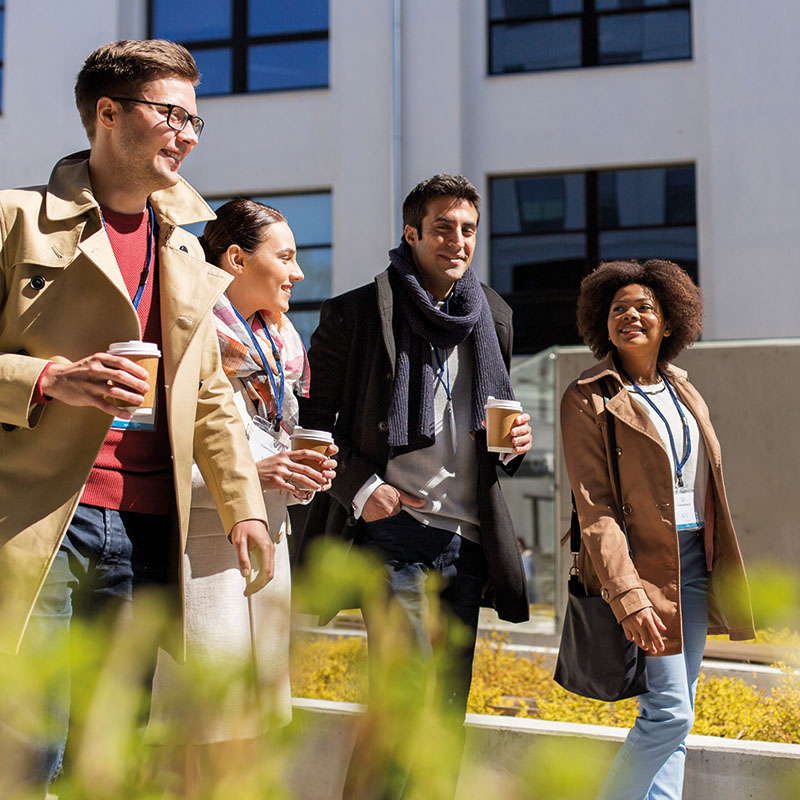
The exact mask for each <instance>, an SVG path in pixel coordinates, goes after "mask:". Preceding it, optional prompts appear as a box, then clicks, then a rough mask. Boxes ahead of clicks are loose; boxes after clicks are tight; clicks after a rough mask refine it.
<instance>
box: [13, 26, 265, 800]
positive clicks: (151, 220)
mask: <svg viewBox="0 0 800 800" xmlns="http://www.w3.org/2000/svg"><path fill="white" fill-rule="evenodd" d="M198 80H199V75H198V72H197V67H196V65H195V62H194V60H193V59H192V56H191V55H190V54H189V53H188V51H186V50H185V49H184V48H183V47H180V46H179V45H176V44H173V43H171V42H165V41H143V42H138V41H123V42H115V43H112V44H109V45H106V46H104V47H101V48H99V49H98V50H96V51H95V52H94V53H92V54H91V55H90V56H89V57H88V58H87V60H86V62H85V63H84V65H83V68H82V70H81V72H80V73H79V75H78V79H77V82H76V86H75V96H76V101H77V105H78V110H79V112H80V115H81V120H82V122H83V125H84V127H85V129H86V132H87V134H88V137H89V141H90V143H91V150H89V151H87V152H82V153H76V154H74V155H71V156H67V157H66V158H64V159H62V160H61V161H59V162H58V163H57V164H56V166H55V168H54V170H53V173H52V175H51V177H50V180H49V183H48V184H47V185H46V186H42V187H36V188H32V189H20V190H9V191H4V192H0V271H1V272H0V423H1V424H2V427H1V429H0V650H1V651H2V652H4V653H6V655H4V656H2V657H0V659H2V660H0V680H3V681H4V685H3V695H2V697H0V754H2V758H3V763H2V764H0V787H2V788H3V789H5V791H0V796H2V797H9V796H14V794H15V791H16V790H17V789H16V788H14V787H17V788H18V787H19V786H20V785H24V786H26V787H27V788H28V790H29V791H30V788H32V787H33V788H35V790H36V791H37V792H38V791H41V795H42V796H44V794H45V791H46V787H47V785H48V784H49V782H50V781H51V780H52V779H53V777H54V776H55V775H56V773H57V772H58V770H59V766H60V764H61V760H62V757H63V754H64V749H65V743H66V736H67V726H68V720H69V709H70V666H69V658H68V655H67V653H68V644H69V631H70V627H71V625H72V624H74V622H75V620H76V619H84V620H85V619H97V618H102V619H104V620H109V621H110V628H111V629H114V630H118V629H119V628H118V626H119V625H120V624H121V621H122V620H128V619H130V618H131V617H132V616H134V617H135V613H136V609H137V608H138V605H137V603H136V602H134V600H135V597H136V596H138V593H136V592H134V590H135V589H139V588H142V587H147V586H153V585H156V586H159V587H161V588H162V589H164V590H165V594H167V595H174V603H173V604H172V605H174V607H175V608H178V609H180V608H181V586H180V574H179V564H180V551H181V549H182V547H183V544H184V542H185V537H186V529H187V523H188V514H189V507H190V494H191V467H192V457H194V459H195V461H196V463H197V465H198V466H199V468H200V470H201V472H202V473H203V475H204V477H205V481H206V485H207V486H208V487H209V489H210V490H211V492H212V495H213V496H214V500H215V502H216V504H217V507H218V509H219V513H220V516H221V518H222V521H223V524H224V525H225V527H226V529H227V530H228V531H229V537H230V540H231V543H232V545H233V546H234V547H235V548H236V550H237V554H238V558H239V566H240V569H241V572H242V574H243V575H245V576H246V577H249V576H250V574H251V562H250V558H249V551H251V550H252V551H254V554H255V555H256V556H257V557H258V561H259V565H260V569H259V571H258V574H257V576H256V577H255V579H254V580H253V581H252V583H250V584H249V587H248V593H250V592H252V591H257V590H258V589H259V588H261V587H262V586H264V585H265V584H266V583H267V581H268V580H269V579H270V577H271V575H272V558H273V545H272V542H271V540H270V538H269V534H268V532H267V528H266V522H265V520H266V513H265V510H264V505H263V499H262V494H261V490H260V487H259V481H258V476H257V473H256V470H255V467H254V465H253V461H252V458H251V456H250V453H249V449H248V446H247V442H246V438H245V432H244V429H243V427H242V423H241V419H240V416H239V414H238V413H237V411H236V409H235V407H234V405H233V401H232V397H231V394H230V384H229V382H228V380H227V378H226V377H225V375H224V374H223V372H222V369H221V365H220V356H219V350H218V347H217V343H216V333H215V328H214V323H213V320H212V318H211V316H210V313H209V312H210V311H211V309H212V307H213V305H214V303H215V301H216V300H217V298H218V297H219V296H220V295H221V294H222V292H223V290H224V289H225V286H226V285H227V279H226V277H225V275H224V273H223V272H221V271H220V270H217V269H216V268H214V267H212V266H210V265H208V264H206V263H205V261H204V258H203V252H202V249H201V248H200V246H199V243H198V242H197V240H196V239H195V238H194V237H193V236H191V235H190V234H188V233H186V232H185V231H183V230H182V229H181V228H180V227H178V226H179V225H182V224H189V223H194V222H198V221H201V220H205V219H210V218H212V217H213V212H211V210H210V209H209V207H208V206H207V205H206V204H205V203H204V202H203V200H202V199H201V198H200V197H199V195H198V194H197V193H196V192H195V191H194V190H193V189H192V188H191V187H190V186H189V185H188V184H187V183H186V182H185V181H183V179H181V178H180V177H179V176H178V170H179V168H180V165H181V162H182V161H183V159H184V158H186V156H187V155H188V154H189V153H190V152H191V151H192V149H193V148H194V146H195V145H196V144H197V143H198V137H199V136H200V133H201V132H202V130H203V121H202V119H201V118H200V117H198V116H197V114H196V104H195V91H194V87H195V85H196V84H197V82H198ZM130 340H143V341H144V342H147V343H150V344H153V345H156V346H157V347H158V350H159V351H160V353H161V358H160V359H159V367H158V372H157V377H156V380H155V381H154V382H155V420H154V421H151V422H149V423H147V424H145V425H144V426H142V425H140V424H139V423H137V422H136V417H134V415H133V414H132V412H133V411H134V410H135V409H136V408H137V407H139V406H141V405H142V403H143V400H144V397H145V395H146V393H147V392H148V388H149V386H150V384H151V383H153V379H152V377H149V375H148V372H147V371H146V370H145V369H143V367H142V366H141V365H140V364H137V363H136V362H135V361H133V360H130V359H128V358H126V357H125V356H123V355H114V354H112V353H109V345H111V344H112V343H114V342H128V341H130ZM154 655H155V654H154V653H153V656H154ZM177 655H178V657H180V656H181V652H180V644H178V652H177ZM54 658H55V659H61V660H63V677H62V675H61V673H60V672H59V678H58V681H57V682H56V684H55V685H54V686H50V687H49V689H48V693H49V694H48V696H47V697H44V698H42V703H43V705H45V704H46V705H45V708H42V709H37V708H32V707H31V705H32V703H31V700H30V698H29V697H28V698H26V699H25V700H24V701H22V700H21V698H20V696H19V694H18V693H15V690H14V689H15V687H14V684H13V680H14V675H15V674H16V675H19V674H20V673H25V672H26V671H27V670H28V669H29V668H28V667H27V666H26V665H30V669H36V667H37V665H41V664H43V663H53V659H54ZM57 663H59V665H60V664H61V663H62V661H58V662H57ZM59 669H60V668H59ZM15 703H17V705H18V706H19V707H15ZM45 709H46V710H45ZM37 712H38V713H37ZM43 718H46V723H47V725H46V729H47V731H48V733H47V734H46V735H45V734H43V732H42V729H41V728H40V727H39V728H37V724H40V723H41V721H42V719H43ZM25 796H26V797H28V796H31V795H28V794H26V795H25Z"/></svg>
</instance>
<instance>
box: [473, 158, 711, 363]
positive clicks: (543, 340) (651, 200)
mask: <svg viewBox="0 0 800 800" xmlns="http://www.w3.org/2000/svg"><path fill="white" fill-rule="evenodd" d="M489 190H490V197H489V199H490V203H489V207H490V211H491V219H490V226H491V233H490V236H491V243H490V278H491V284H492V286H493V287H494V288H495V289H496V290H497V291H499V292H500V293H501V294H502V295H503V297H504V298H505V299H506V301H507V302H508V303H509V304H510V305H511V307H512V309H513V310H514V345H515V351H516V352H518V353H532V352H536V351H537V350H541V349H542V348H545V347H549V346H551V345H554V344H575V343H578V342H579V337H578V332H577V329H576V326H575V301H576V300H577V297H578V289H579V286H580V282H581V279H582V278H583V276H584V275H586V274H587V272H589V271H590V269H592V268H594V267H595V266H596V265H597V263H598V262H600V261H603V260H610V259H629V258H635V259H648V258H666V259H669V260H670V261H675V262H676V263H677V264H679V265H680V266H682V267H683V268H684V269H685V270H686V271H687V272H688V273H689V274H690V275H691V276H692V277H693V278H694V279H695V280H696V279H697V226H696V211H695V209H696V205H695V171H694V166H687V165H680V166H670V167H647V168H640V169H621V170H607V171H602V172H597V171H590V172H585V173H564V174H558V175H533V176H519V177H498V178H493V179H492V180H491V181H490V187H489Z"/></svg>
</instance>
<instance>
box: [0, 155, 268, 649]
mask: <svg viewBox="0 0 800 800" xmlns="http://www.w3.org/2000/svg"><path fill="white" fill-rule="evenodd" d="M150 201H151V204H152V206H153V210H154V212H155V218H156V221H157V224H158V248H159V250H158V258H159V262H158V263H159V270H160V273H159V276H160V302H161V328H162V336H163V341H162V352H163V359H164V380H165V383H166V387H165V388H166V397H167V409H166V412H167V418H168V426H169V436H170V443H171V447H172V461H173V472H174V480H175V495H176V501H177V502H176V524H177V530H178V534H179V539H178V536H176V549H177V545H178V542H179V543H180V547H181V551H182V550H183V548H184V546H185V543H186V532H187V528H188V522H189V508H190V503H191V484H192V479H191V470H192V457H193V456H194V459H195V461H196V462H197V464H198V466H199V467H200V470H201V471H202V473H203V475H204V477H205V480H206V483H207V484H208V487H209V490H210V491H211V494H212V496H213V497H214V500H215V502H216V503H217V505H218V507H219V511H220V515H221V518H222V521H223V525H224V526H225V530H226V531H228V532H229V531H230V529H231V528H232V526H233V525H234V524H235V523H236V522H238V521H240V520H245V519H261V520H266V512H265V509H264V501H263V499H262V495H261V490H260V487H259V482H258V476H257V474H256V470H255V467H254V465H253V460H252V458H251V457H250V453H249V450H248V447H247V442H246V439H245V434H244V428H243V425H242V421H241V418H240V416H239V414H238V412H237V411H236V408H235V406H234V404H233V400H232V396H231V387H230V383H229V382H228V380H227V378H226V377H225V375H224V373H223V372H222V369H221V367H220V356H219V348H218V345H217V342H216V332H215V329H214V322H213V319H212V317H211V314H210V312H211V309H212V308H213V305H214V303H215V302H216V300H217V298H218V297H219V296H220V295H221V294H222V292H223V291H224V290H225V288H226V286H227V284H228V283H229V278H228V276H227V275H226V274H225V273H224V272H223V271H222V270H219V269H217V268H216V267H214V266H212V265H210V264H207V263H206V262H205V260H204V257H203V252H202V249H201V247H200V245H199V243H198V242H197V239H196V238H195V237H194V236H192V235H191V234H189V233H187V232H185V231H183V230H182V229H181V228H180V227H178V226H179V225H183V224H189V223H192V222H198V221H202V220H204V219H210V218H212V217H213V212H212V211H211V210H210V209H209V207H208V206H207V205H206V203H205V202H204V201H203V199H202V198H201V197H200V196H199V195H198V194H197V193H196V192H195V191H194V190H193V189H192V188H191V186H189V185H188V184H187V183H186V182H185V181H183V180H180V181H179V183H178V184H177V185H176V186H174V187H171V188H170V189H167V190H164V191H159V192H156V193H154V194H153V195H152V196H151V198H150ZM139 338H141V328H140V324H139V320H138V317H137V315H136V312H135V310H134V308H133V305H132V303H131V300H130V296H129V294H128V292H127V290H126V288H125V284H124V282H123V279H122V276H121V274H120V271H119V268H118V267H117V263H116V260H115V258H114V255H113V252H112V250H111V245H110V243H109V240H108V236H107V235H106V233H105V231H104V230H103V225H102V221H101V218H100V210H99V206H98V204H97V202H96V200H95V199H94V197H93V196H92V193H91V187H90V182H89V173H88V152H84V153H76V154H74V155H72V156H67V157H66V158H64V159H62V160H61V161H60V162H59V163H58V164H57V165H56V166H55V168H54V170H53V173H52V175H51V177H50V181H49V183H48V185H47V186H46V187H36V188H31V189H17V190H7V191H3V192H0V423H1V424H2V425H1V427H0V651H6V652H15V651H16V650H17V649H18V647H19V644H20V641H21V639H22V635H23V633H24V630H25V626H26V624H27V620H28V617H29V615H30V612H31V610H32V608H33V605H34V603H35V601H36V598H37V596H38V593H39V591H40V589H41V586H42V583H43V582H44V579H45V577H46V575H47V572H48V570H49V568H50V565H51V563H52V561H53V558H54V557H55V554H56V552H57V550H58V548H59V545H60V543H61V540H62V538H63V536H64V533H65V531H66V529H67V527H68V525H69V522H70V520H71V518H72V514H73V512H74V510H75V507H76V505H77V503H78V500H79V498H80V495H81V491H82V488H83V485H84V483H85V482H86V479H87V477H88V475H89V472H90V470H91V468H92V465H93V464H94V461H95V458H96V457H97V453H98V452H99V449H100V446H101V445H102V443H103V440H104V439H105V436H106V433H107V432H108V429H109V426H110V424H111V418H110V417H109V416H108V415H107V414H105V413H103V412H102V411H99V410H98V409H95V408H86V407H74V406H69V405H66V404H63V403H60V402H58V401H53V402H51V403H48V404H46V405H37V406H32V405H31V399H32V396H33V392H34V389H35V386H36V382H37V379H38V377H39V375H40V374H41V371H42V369H44V367H45V365H46V363H47V361H48V360H51V361H55V362H64V361H67V360H69V361H75V360H78V359H80V358H83V357H85V356H88V355H91V354H92V353H95V352H99V351H104V350H106V349H107V348H108V345H109V344H110V343H111V342H116V341H126V340H129V339H139ZM180 562H181V559H180V558H176V559H175V563H176V568H175V569H176V572H175V587H176V589H180V588H181V585H182V574H181V572H182V570H181V568H180V567H179V566H178V564H180ZM182 594H183V593H182V591H180V596H181V597H182ZM179 655H180V654H179Z"/></svg>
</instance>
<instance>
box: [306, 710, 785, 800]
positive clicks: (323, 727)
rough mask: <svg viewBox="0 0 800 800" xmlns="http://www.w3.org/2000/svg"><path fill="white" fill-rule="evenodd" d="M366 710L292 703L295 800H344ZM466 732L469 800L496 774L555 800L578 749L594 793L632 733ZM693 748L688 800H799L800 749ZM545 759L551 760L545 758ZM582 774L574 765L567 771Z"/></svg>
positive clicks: (504, 728)
mask: <svg viewBox="0 0 800 800" xmlns="http://www.w3.org/2000/svg"><path fill="white" fill-rule="evenodd" d="M362 711H363V706H361V705H358V704H356V703H335V702H330V701H324V700H306V699H299V698H298V699H295V700H294V713H295V719H296V720H297V721H298V722H301V723H303V724H306V725H308V731H309V733H308V735H307V736H306V737H305V739H304V752H302V753H298V758H297V763H298V764H299V765H305V768H298V770H297V772H296V773H295V775H294V789H295V792H296V794H295V797H296V798H297V800H339V798H341V791H342V786H343V784H344V776H345V773H346V770H347V763H348V761H349V758H350V753H351V750H352V747H353V723H354V720H355V718H356V716H357V715H358V714H359V713H361V712H362ZM466 726H467V746H466V755H465V758H464V761H463V767H462V776H461V783H460V784H459V791H458V793H457V795H456V800H460V799H461V798H466V797H467V793H466V790H465V787H466V786H470V787H471V786H474V782H473V781H474V780H476V779H477V778H476V776H478V775H479V776H481V780H483V781H484V782H485V781H486V780H487V773H494V774H495V775H494V780H495V783H496V785H497V787H498V790H500V789H501V787H503V786H505V787H508V786H509V785H510V783H513V780H514V779H515V777H516V776H518V775H519V774H520V773H522V772H524V773H526V774H527V775H528V778H527V781H528V783H529V785H530V788H532V789H534V790H535V789H536V788H537V786H538V784H541V786H540V788H541V790H542V794H541V797H542V800H549V797H551V796H552V795H550V794H549V792H548V787H551V786H553V785H558V782H559V779H560V777H562V776H560V775H559V774H558V772H559V771H560V772H562V773H563V771H564V769H565V766H564V759H560V758H557V757H555V758H554V757H550V756H551V755H552V754H554V753H555V754H558V753H560V754H563V755H564V756H565V757H566V758H569V755H570V752H571V751H572V749H574V753H575V754H576V757H579V758H581V759H583V758H584V756H586V754H587V753H591V763H590V762H589V760H584V761H583V763H584V764H585V765H586V766H587V768H590V769H591V770H592V772H593V773H594V774H593V775H592V776H591V781H592V783H593V784H594V785H595V788H596V787H597V786H599V785H600V782H601V781H602V779H603V775H604V774H605V768H606V767H607V765H608V763H610V761H611V759H612V758H613V756H614V753H615V752H616V749H617V747H618V746H619V744H620V743H621V742H622V740H623V739H624V738H625V736H626V734H627V729H625V728H607V727H602V726H598V725H578V724H571V723H564V722H547V721H543V720H531V719H518V718H514V717H492V716H486V715H483V714H468V715H467V722H466ZM570 740H572V741H571V742H570ZM587 747H588V750H587ZM687 747H688V756H687V762H686V780H685V785H684V800H717V799H718V798H724V800H756V799H757V800H766V798H769V800H796V798H797V797H798V796H800V782H798V781H800V745H787V744H776V743H772V742H754V741H739V740H734V739H723V738H718V737H715V736H689V739H688V741H687ZM543 752H546V753H547V754H548V757H547V758H541V757H540V756H541V754H542V753H543ZM574 760H575V759H573V762H574ZM532 761H533V762H535V765H534V767H533V769H531V766H532V763H531V762H532ZM309 764H313V765H314V768H313V770H310V769H308V768H307V767H308V765H309ZM577 767H578V765H576V764H574V763H571V764H569V766H568V769H569V770H574V769H576V768H577ZM490 782H491V776H490ZM790 782H792V783H791V786H790V785H789V783H790ZM544 792H548V794H545V793H544ZM587 800H589V799H588V798H587Z"/></svg>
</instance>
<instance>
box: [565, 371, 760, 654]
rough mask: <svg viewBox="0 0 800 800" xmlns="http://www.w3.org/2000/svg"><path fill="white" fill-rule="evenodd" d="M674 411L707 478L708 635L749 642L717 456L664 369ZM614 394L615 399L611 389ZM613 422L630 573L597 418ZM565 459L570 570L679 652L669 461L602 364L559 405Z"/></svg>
mask: <svg viewBox="0 0 800 800" xmlns="http://www.w3.org/2000/svg"><path fill="white" fill-rule="evenodd" d="M664 371H665V374H666V375H667V376H668V377H669V380H670V382H671V383H672V385H673V386H674V388H675V392H676V394H677V395H678V397H679V398H680V400H681V402H682V403H683V404H684V405H685V406H686V407H687V408H688V409H689V410H690V411H691V412H692V414H693V415H694V417H695V419H696V420H697V425H698V428H699V430H700V433H701V435H702V437H703V442H704V444H705V447H706V452H707V454H708V462H709V467H710V475H709V481H708V495H707V498H706V510H705V532H704V538H705V550H706V561H707V566H708V570H709V633H711V634H717V633H727V634H729V635H730V637H731V639H751V638H753V636H754V635H755V632H754V629H753V618H752V612H751V609H750V593H749V589H748V586H747V579H746V577H745V572H744V564H743V562H742V556H741V553H740V551H739V545H738V543H737V541H736V533H735V532H734V529H733V522H732V520H731V513H730V509H729V508H728V500H727V497H726V494H725V484H724V482H723V479H722V455H721V452H720V446H719V442H718V441H717V437H716V434H715V433H714V428H713V426H712V425H711V420H710V419H709V415H708V408H707V407H706V404H705V402H704V401H703V398H702V397H701V396H700V394H699V392H698V391H697V389H695V388H694V386H692V384H691V383H689V381H688V380H687V376H686V372H684V371H683V370H681V369H678V368H677V367H674V366H672V365H668V366H667V367H665V369H664ZM604 377H605V378H607V379H608V381H609V384H610V386H611V387H613V388H612V389H611V392H612V397H611V398H610V400H609V401H608V407H607V410H606V409H604V407H603V395H602V392H601V388H600V384H599V379H601V378H604ZM615 389H618V391H617V393H616V394H614V390H615ZM607 413H611V414H613V415H614V417H615V419H616V426H615V430H616V438H617V458H618V464H619V472H620V483H621V485H622V510H623V513H624V514H625V522H626V525H627V528H628V534H629V536H630V539H631V549H632V551H633V553H634V558H635V561H636V563H635V565H634V563H633V562H632V561H631V559H630V557H629V555H628V547H627V544H626V541H625V536H624V534H623V532H622V529H621V528H620V526H619V524H618V523H617V520H616V513H617V512H616V509H617V508H618V507H619V505H618V503H617V501H616V500H615V498H614V490H613V488H612V480H611V477H610V475H611V474H612V473H611V472H610V462H609V460H608V456H607V453H608V447H607V429H606V414H607ZM561 436H562V440H563V444H564V458H565V462H566V467H567V472H568V474H569V480H570V484H571V486H572V489H573V492H574V494H575V504H576V507H577V511H578V518H579V520H580V524H581V532H582V545H581V555H580V559H579V566H580V569H581V574H582V576H583V580H584V582H585V584H586V585H587V587H588V590H589V592H590V593H591V594H601V595H602V596H603V597H604V598H605V599H606V601H607V602H608V603H609V604H610V605H611V608H612V610H613V612H614V615H615V616H616V618H617V619H618V620H622V619H623V618H625V617H626V616H628V615H629V614H633V613H635V612H636V611H639V610H641V609H642V608H647V607H650V606H652V607H654V608H655V610H656V612H657V613H658V615H659V616H660V617H661V619H662V620H663V622H664V624H665V625H666V626H667V630H666V632H665V633H664V643H665V650H664V653H663V655H673V654H675V653H679V652H681V651H682V648H683V639H682V634H681V616H680V615H681V606H680V589H679V587H680V557H679V549H678V535H677V532H676V529H675V511H674V508H673V489H672V476H671V472H670V467H669V458H668V456H667V452H666V450H665V448H664V445H663V442H662V440H661V437H660V436H659V435H658V431H657V430H656V427H655V425H653V423H652V421H651V420H650V418H649V416H648V414H647V412H646V411H645V410H644V409H643V408H642V407H641V406H640V404H639V403H637V402H635V401H634V400H633V398H631V396H630V394H629V392H628V391H627V389H625V388H624V387H623V386H622V380H621V379H620V376H619V374H618V373H617V371H616V368H615V366H614V363H613V360H612V359H611V356H608V357H606V358H605V359H604V360H603V361H602V362H601V363H600V364H598V365H597V366H595V367H593V368H591V369H589V370H586V371H585V372H584V373H583V374H582V375H581V376H580V377H579V378H578V380H577V381H574V382H573V383H572V384H570V386H569V387H568V388H567V390H566V392H565V393H564V397H563V398H562V401H561Z"/></svg>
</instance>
